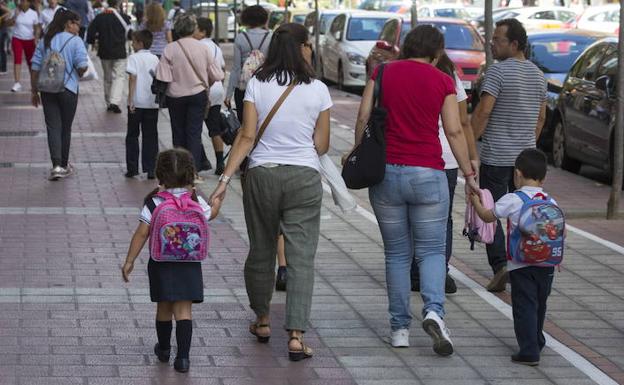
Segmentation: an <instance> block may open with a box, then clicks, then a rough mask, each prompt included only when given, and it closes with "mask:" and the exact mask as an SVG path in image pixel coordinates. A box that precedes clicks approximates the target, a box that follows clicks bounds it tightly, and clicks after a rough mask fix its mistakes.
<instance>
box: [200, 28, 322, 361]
mask: <svg viewBox="0 0 624 385" xmlns="http://www.w3.org/2000/svg"><path fill="white" fill-rule="evenodd" d="M314 76H315V72H314V69H313V67H312V47H311V45H310V44H309V43H308V30H307V29H306V28H305V27H304V26H302V25H299V24H294V23H288V24H284V25H282V26H280V27H279V28H278V29H277V31H276V32H275V35H274V38H273V39H272V41H271V44H270V45H269V52H268V55H267V57H266V61H265V62H264V63H263V64H262V66H261V67H260V68H259V70H258V71H257V72H256V75H255V76H254V77H252V79H251V80H250V81H249V84H248V85H247V88H246V92H245V108H244V113H245V116H244V119H243V126H242V128H241V132H240V134H239V135H238V137H237V138H236V141H235V142H234V145H233V148H232V151H231V153H230V156H229V159H228V162H227V165H226V166H225V171H224V172H223V175H221V177H220V179H219V184H218V186H217V188H216V189H215V191H214V192H213V193H212V195H211V199H215V200H219V199H223V198H224V196H225V193H226V189H227V185H228V182H229V181H230V178H231V177H232V176H233V175H234V172H235V171H236V170H237V169H238V167H239V166H240V164H241V163H242V162H243V160H244V159H245V157H246V156H247V154H249V160H248V170H247V171H246V174H245V182H244V183H245V186H244V189H243V204H244V209H245V221H246V223H247V233H248V234H249V243H250V245H249V254H248V256H247V260H246V262H245V286H246V288H247V295H248V297H249V302H250V306H251V308H252V310H253V311H254V313H255V314H256V320H255V321H254V322H253V323H252V324H251V325H250V327H249V331H250V333H251V334H253V335H254V336H256V338H257V339H258V341H259V342H268V341H269V338H270V337H271V327H270V307H271V298H272V295H273V287H274V284H275V253H276V250H277V235H278V233H279V232H280V228H281V231H282V232H283V234H284V241H285V251H286V255H288V269H289V270H288V281H287V284H286V285H287V292H286V323H285V328H286V330H287V331H288V335H289V341H288V352H289V359H290V360H292V361H299V360H302V359H305V358H309V357H312V354H313V352H312V349H310V348H309V347H308V346H306V345H305V344H304V342H303V333H304V332H305V331H306V329H307V328H308V321H309V319H310V309H311V306H312V290H313V286H314V257H315V254H316V248H317V245H318V239H319V231H320V215H321V201H322V196H323V188H322V185H321V176H320V174H319V155H322V154H324V153H326V152H327V150H328V148H329V120H330V119H329V109H330V107H331V106H332V101H331V98H330V95H329V91H328V89H327V86H325V84H323V83H322V82H321V81H319V80H317V79H315V78H314ZM250 152H251V153H250Z"/></svg>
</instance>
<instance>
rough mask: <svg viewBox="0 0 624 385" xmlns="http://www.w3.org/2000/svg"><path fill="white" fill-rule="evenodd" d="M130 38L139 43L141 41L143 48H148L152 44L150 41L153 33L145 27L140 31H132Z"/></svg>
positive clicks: (152, 38)
mask: <svg viewBox="0 0 624 385" xmlns="http://www.w3.org/2000/svg"><path fill="white" fill-rule="evenodd" d="M132 40H136V41H138V42H140V43H143V48H144V49H150V47H151V46H152V41H153V40H154V35H152V33H151V32H150V31H148V30H147V29H142V30H140V31H135V32H133V33H132Z"/></svg>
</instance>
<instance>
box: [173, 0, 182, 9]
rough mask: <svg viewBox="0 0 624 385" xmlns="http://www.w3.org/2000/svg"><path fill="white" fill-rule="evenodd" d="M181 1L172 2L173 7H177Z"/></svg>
mask: <svg viewBox="0 0 624 385" xmlns="http://www.w3.org/2000/svg"><path fill="white" fill-rule="evenodd" d="M181 4H182V3H181V2H180V1H179V0H176V1H174V2H173V6H174V7H179V6H180V5H181Z"/></svg>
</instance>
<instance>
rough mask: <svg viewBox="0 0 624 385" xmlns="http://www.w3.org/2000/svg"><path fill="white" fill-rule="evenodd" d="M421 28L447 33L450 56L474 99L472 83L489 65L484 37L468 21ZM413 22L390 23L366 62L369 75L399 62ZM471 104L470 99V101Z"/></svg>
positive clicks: (441, 21)
mask: <svg viewBox="0 0 624 385" xmlns="http://www.w3.org/2000/svg"><path fill="white" fill-rule="evenodd" d="M418 24H430V25H433V26H435V27H437V28H438V29H439V30H440V31H442V33H444V42H445V46H446V53H447V55H448V56H449V58H451V60H452V61H453V63H455V66H456V67H457V73H458V75H459V78H460V79H461V81H462V84H463V86H464V89H465V90H466V93H467V94H468V97H469V98H470V94H471V91H472V81H473V80H476V79H477V74H478V73H479V66H480V65H481V63H483V62H484V61H485V46H484V41H483V38H482V37H481V35H479V33H477V31H476V30H475V29H474V27H473V26H472V25H470V24H469V23H468V22H466V21H464V20H459V19H446V18H427V19H425V18H422V19H419V20H418ZM411 27H412V25H411V22H410V20H406V19H403V18H397V19H390V20H388V21H387V22H386V24H385V25H384V27H383V29H382V30H381V34H380V35H379V39H378V41H377V43H376V44H375V46H374V47H373V49H372V50H371V52H370V54H369V55H368V58H367V59H366V73H367V75H368V77H370V74H371V72H372V71H373V70H374V69H375V67H377V65H379V64H380V63H383V62H387V61H390V60H395V59H396V58H397V57H398V56H399V50H400V48H399V47H400V46H401V44H403V40H404V39H405V36H406V35H407V33H408V32H409V31H410V30H411V29H412V28H411ZM469 101H470V99H469Z"/></svg>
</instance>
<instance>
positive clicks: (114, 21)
mask: <svg viewBox="0 0 624 385" xmlns="http://www.w3.org/2000/svg"><path fill="white" fill-rule="evenodd" d="M118 4H119V3H118V0H108V8H107V9H105V10H104V11H103V12H102V13H100V14H99V15H97V16H96V17H95V19H93V22H91V24H90V25H89V29H88V30H87V43H89V44H95V43H96V41H97V43H98V57H99V58H100V61H101V63H102V73H103V74H104V100H105V102H106V109H107V111H109V112H114V113H117V114H120V113H121V108H120V107H119V106H121V102H122V97H123V89H124V87H125V85H126V58H127V56H128V55H127V49H126V42H127V40H128V35H129V32H130V17H129V16H128V15H125V14H120V13H119V11H118V9H117V7H118Z"/></svg>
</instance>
